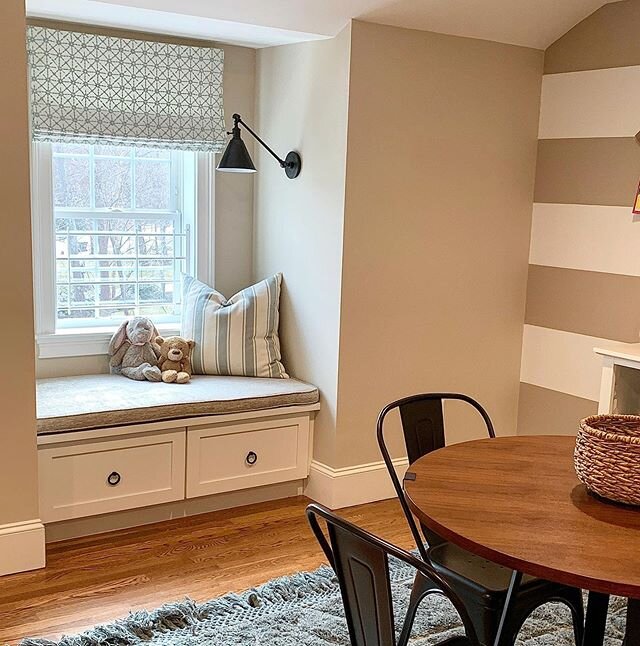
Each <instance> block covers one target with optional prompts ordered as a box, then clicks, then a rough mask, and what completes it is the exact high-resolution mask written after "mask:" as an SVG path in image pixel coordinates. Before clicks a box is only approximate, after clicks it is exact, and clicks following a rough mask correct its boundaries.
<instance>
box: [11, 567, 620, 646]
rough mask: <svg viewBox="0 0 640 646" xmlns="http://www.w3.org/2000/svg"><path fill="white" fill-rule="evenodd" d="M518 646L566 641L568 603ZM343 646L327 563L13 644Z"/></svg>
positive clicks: (435, 612)
mask: <svg viewBox="0 0 640 646" xmlns="http://www.w3.org/2000/svg"><path fill="white" fill-rule="evenodd" d="M413 575H414V570H413V569H412V568H410V567H409V566H407V565H405V564H403V563H399V562H397V561H393V562H392V564H391V578H392V593H393V601H394V607H395V608H396V616H397V617H403V616H404V612H405V609H406V604H407V601H408V597H409V592H410V590H411V584H412V581H413ZM625 607H626V605H625V602H624V600H622V599H613V600H612V602H611V607H610V614H609V622H608V625H607V641H606V646H620V644H621V643H622V636H623V632H624V615H625ZM460 634H462V631H461V629H460V621H459V619H458V617H457V615H456V612H455V610H454V609H453V606H452V605H451V604H450V603H449V602H448V600H446V599H444V598H442V597H440V596H432V597H430V598H429V599H428V600H426V601H425V602H424V603H423V604H422V605H421V608H420V611H419V612H418V616H417V617H416V622H415V625H414V629H413V634H412V639H411V646H433V645H434V644H438V643H439V642H441V641H443V640H444V639H445V638H447V637H452V636H454V635H460ZM517 643H518V646H573V643H574V642H573V632H572V630H571V624H570V617H569V611H568V609H566V608H565V607H564V606H561V605H559V604H546V605H545V606H543V607H541V608H540V609H538V610H537V611H536V612H535V613H534V614H533V615H532V616H531V617H530V618H529V619H528V620H527V622H526V623H525V625H524V627H523V629H522V632H521V634H520V637H519V639H518V642H517ZM130 644H131V645H134V644H145V645H148V646H348V644H349V636H348V633H347V626H346V623H345V620H344V614H343V611H342V602H341V599H340V592H339V589H338V584H337V581H336V579H335V577H334V575H333V571H332V570H331V569H330V568H329V567H327V566H322V567H320V568H319V569H318V570H316V571H315V572H301V573H299V574H295V575H293V576H289V577H283V578H280V579H274V580H273V581H269V582H268V583H266V584H265V585H262V586H260V587H259V588H255V589H253V590H248V591H246V592H244V593H242V594H228V595H225V596H224V597H220V598H218V599H213V600H212V601H207V602H205V603H202V604H196V603H194V602H193V601H191V600H190V599H186V600H184V601H179V602H176V603H171V604H167V605H165V606H162V607H161V608H158V609H157V610H153V611H149V612H147V611H139V612H134V613H131V614H130V615H129V616H128V617H126V618H124V619H121V620H120V621H117V622H114V623H112V624H106V625H102V626H96V627H95V628H92V629H91V630H89V631H87V632H85V633H82V634H80V635H73V636H66V637H63V638H62V639H61V640H60V641H59V642H52V641H48V640H44V639H33V638H30V639H25V640H24V641H23V642H22V645H21V646H128V645H130Z"/></svg>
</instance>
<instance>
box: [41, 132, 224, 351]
mask: <svg viewBox="0 0 640 646" xmlns="http://www.w3.org/2000/svg"><path fill="white" fill-rule="evenodd" d="M34 147H35V154H34V169H33V174H34V197H33V213H34V247H35V249H34V257H35V258H36V267H35V277H36V290H35V291H36V321H37V328H38V329H37V332H38V340H39V345H40V356H60V355H59V354H58V353H57V352H55V353H54V354H51V352H52V351H51V350H49V351H47V350H46V349H45V351H44V352H43V345H44V346H46V345H47V344H48V343H49V344H52V343H53V344H54V345H56V346H57V347H58V348H61V347H63V346H61V344H60V342H59V341H55V340H53V339H52V338H51V337H56V336H57V337H60V336H61V335H63V336H64V348H65V354H67V353H69V354H72V353H74V352H70V351H69V350H72V348H69V347H68V346H69V342H70V337H69V335H70V334H76V335H79V334H85V335H86V334H87V333H91V332H93V333H94V336H95V334H101V335H102V338H101V339H100V340H101V341H102V340H103V339H107V338H108V335H109V334H110V332H111V331H112V330H113V329H115V328H116V327H117V325H119V323H120V322H121V321H122V320H123V319H124V318H129V317H131V316H137V315H141V316H149V317H150V318H152V320H153V321H154V322H155V323H156V324H157V325H158V324H163V325H164V326H165V328H166V329H172V330H174V331H177V330H178V324H179V320H180V291H181V290H180V287H181V276H182V273H183V272H187V273H190V274H193V275H196V274H200V275H201V274H202V272H201V271H200V272H199V271H198V265H200V268H201V269H202V267H203V266H204V267H205V270H206V266H205V265H204V264H203V262H202V259H200V263H198V258H197V256H198V254H199V253H200V255H203V253H204V255H205V256H208V250H206V249H204V246H203V245H204V244H206V241H207V240H208V239H209V236H208V231H209V230H210V223H209V218H208V215H209V214H208V211H209V209H208V203H209V201H210V196H206V195H205V197H207V199H206V200H203V199H202V195H199V194H200V193H202V192H205V193H206V192H207V191H206V190H204V191H203V189H207V188H208V187H209V186H210V183H211V181H212V177H211V173H210V170H209V169H210V167H211V160H210V159H209V157H210V155H209V153H196V152H190V151H171V150H166V149H152V148H135V147H129V146H120V145H118V146H111V145H103V144H94V145H86V144H77V143H68V144H63V143H54V144H50V143H37V144H34ZM203 175H204V177H203ZM203 212H204V213H203ZM197 231H198V233H199V234H200V233H202V231H204V232H205V235H204V236H203V240H201V241H200V242H199V243H196V240H197V238H196V232H197ZM198 238H200V235H198ZM206 278H207V279H208V280H211V279H212V277H211V276H210V275H209V276H206ZM85 341H86V337H85ZM94 345H95V344H94ZM86 353H89V349H88V348H87V351H86Z"/></svg>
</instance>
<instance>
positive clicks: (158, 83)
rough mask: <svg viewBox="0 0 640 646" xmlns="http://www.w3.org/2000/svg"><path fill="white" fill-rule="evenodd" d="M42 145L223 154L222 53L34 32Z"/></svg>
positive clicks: (32, 62)
mask: <svg viewBox="0 0 640 646" xmlns="http://www.w3.org/2000/svg"><path fill="white" fill-rule="evenodd" d="M27 42H28V50H29V67H30V75H31V88H30V89H31V118H32V135H33V138H34V140H36V141H57V142H59V141H64V142H77V143H108V144H121V145H129V146H131V145H135V146H149V147H154V148H159V147H162V148H172V149H176V150H202V151H215V152H218V151H220V150H222V148H223V147H224V144H225V142H226V133H225V127H224V113H223V107H222V71H223V61H224V55H223V51H222V50H221V49H217V48H213V47H195V46H191V45H176V44H169V43H161V42H152V41H146V40H134V39H130V38H120V37H115V36H104V35H99V34H91V33H80V32H74V31H63V30H58V29H51V28H48V27H36V26H31V27H29V28H28V37H27Z"/></svg>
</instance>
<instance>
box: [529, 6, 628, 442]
mask: <svg viewBox="0 0 640 646" xmlns="http://www.w3.org/2000/svg"><path fill="white" fill-rule="evenodd" d="M638 33H640V0H627V1H624V2H617V3H614V4H609V5H605V6H604V7H603V8H602V9H600V10H599V11H597V12H595V13H594V14H592V15H591V16H590V17H589V18H587V19H586V20H585V21H583V22H582V23H580V24H579V25H577V26H576V27H575V28H574V29H572V30H571V31H570V32H568V33H567V34H566V35H565V36H563V37H562V38H561V39H560V40H559V41H557V42H556V43H554V45H552V46H551V47H550V48H549V49H548V50H547V52H546V53H545V76H544V79H543V84H542V104H541V113H540V128H539V142H538V162H537V173H536V186H535V197H534V200H535V204H534V208H533V222H532V231H531V248H530V256H529V262H530V265H529V281H528V290H527V306H526V314H525V330H524V336H523V350H522V369H521V377H520V381H521V384H520V404H519V415H518V432H519V433H521V434H540V433H574V432H575V429H576V428H577V423H578V420H579V419H580V418H582V417H584V416H586V415H589V414H592V413H595V412H596V411H597V399H598V394H599V384H600V367H601V363H600V360H599V359H598V358H597V357H596V355H595V354H594V353H593V347H594V346H596V345H600V344H602V343H606V342H607V341H611V340H613V341H625V342H636V341H638V332H639V331H640V221H638V219H637V218H635V219H634V216H633V215H632V213H631V205H632V204H633V199H634V197H635V189H636V187H637V184H638V180H639V179H640V145H638V142H637V141H636V140H635V134H636V133H637V132H638V130H640V109H639V106H640V39H638V37H637V34H638Z"/></svg>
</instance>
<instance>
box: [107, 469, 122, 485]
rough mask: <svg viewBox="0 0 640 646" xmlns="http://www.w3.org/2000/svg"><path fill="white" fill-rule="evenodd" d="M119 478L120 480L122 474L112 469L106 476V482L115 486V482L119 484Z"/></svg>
mask: <svg viewBox="0 0 640 646" xmlns="http://www.w3.org/2000/svg"><path fill="white" fill-rule="evenodd" d="M120 480H122V476H121V475H120V474H119V473H118V472H117V471H112V472H111V473H110V474H109V475H108V476H107V484H108V485H110V486H111V487H115V486H116V485H117V484H120Z"/></svg>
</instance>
